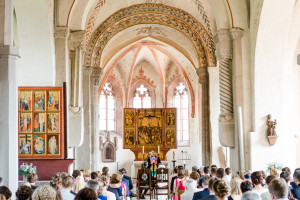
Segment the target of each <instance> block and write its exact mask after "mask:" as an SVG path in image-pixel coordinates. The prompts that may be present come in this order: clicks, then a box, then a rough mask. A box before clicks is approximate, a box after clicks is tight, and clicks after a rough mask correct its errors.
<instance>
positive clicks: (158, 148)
mask: <svg viewBox="0 0 300 200" xmlns="http://www.w3.org/2000/svg"><path fill="white" fill-rule="evenodd" d="M159 153H160V152H159V146H158V154H159Z"/></svg>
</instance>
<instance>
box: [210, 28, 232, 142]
mask: <svg viewBox="0 0 300 200" xmlns="http://www.w3.org/2000/svg"><path fill="white" fill-rule="evenodd" d="M214 41H215V43H216V44H217V59H218V61H219V69H220V72H219V77H220V78H219V82H220V108H221V110H220V111H221V112H220V117H219V137H220V143H221V144H222V146H225V147H234V146H235V128H234V116H233V93H232V42H231V36H230V32H229V30H225V29H224V30H219V31H218V33H217V34H216V35H215V36H214Z"/></svg>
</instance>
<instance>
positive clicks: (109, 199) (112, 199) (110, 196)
mask: <svg viewBox="0 0 300 200" xmlns="http://www.w3.org/2000/svg"><path fill="white" fill-rule="evenodd" d="M99 181H100V182H102V184H103V192H102V193H103V196H105V197H107V200H116V195H115V194H114V193H112V192H110V191H108V190H107V187H108V185H109V179H108V178H107V176H104V175H102V176H100V180H99Z"/></svg>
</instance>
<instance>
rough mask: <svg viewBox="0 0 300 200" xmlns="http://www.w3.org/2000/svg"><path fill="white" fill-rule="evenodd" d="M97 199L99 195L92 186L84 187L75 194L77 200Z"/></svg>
mask: <svg viewBox="0 0 300 200" xmlns="http://www.w3.org/2000/svg"><path fill="white" fill-rule="evenodd" d="M97 199H98V197H97V195H96V193H95V191H94V190H93V189H91V188H83V189H82V190H80V191H79V192H78V193H77V194H76V196H75V200H97Z"/></svg>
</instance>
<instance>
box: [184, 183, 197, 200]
mask: <svg viewBox="0 0 300 200" xmlns="http://www.w3.org/2000/svg"><path fill="white" fill-rule="evenodd" d="M185 187H186V188H187V189H186V190H185V192H184V193H183V194H182V195H180V199H181V200H191V199H193V196H194V193H195V192H199V189H197V182H196V181H193V184H191V185H189V186H188V187H187V185H185Z"/></svg>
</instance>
